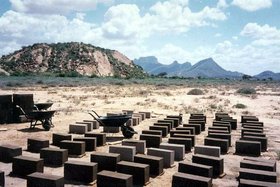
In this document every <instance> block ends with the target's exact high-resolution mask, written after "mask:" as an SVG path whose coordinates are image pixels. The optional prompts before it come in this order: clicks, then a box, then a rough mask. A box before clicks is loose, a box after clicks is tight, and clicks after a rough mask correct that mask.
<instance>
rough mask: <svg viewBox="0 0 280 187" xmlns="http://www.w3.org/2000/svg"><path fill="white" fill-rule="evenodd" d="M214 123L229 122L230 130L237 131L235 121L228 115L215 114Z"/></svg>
mask: <svg viewBox="0 0 280 187" xmlns="http://www.w3.org/2000/svg"><path fill="white" fill-rule="evenodd" d="M215 121H221V122H229V123H230V126H231V129H232V130H236V129H237V119H234V118H232V117H231V116H230V115H229V114H228V113H218V112H217V113H216V114H215Z"/></svg>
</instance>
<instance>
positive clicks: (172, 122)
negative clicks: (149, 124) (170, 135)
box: [157, 119, 174, 132]
mask: <svg viewBox="0 0 280 187" xmlns="http://www.w3.org/2000/svg"><path fill="white" fill-rule="evenodd" d="M157 122H158V123H168V124H170V129H169V132H170V130H171V129H173V128H174V121H173V120H167V119H166V120H164V119H163V120H158V121H157Z"/></svg>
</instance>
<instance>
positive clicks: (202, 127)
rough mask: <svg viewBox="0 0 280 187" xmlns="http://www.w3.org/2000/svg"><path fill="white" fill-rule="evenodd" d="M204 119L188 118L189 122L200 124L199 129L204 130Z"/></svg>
mask: <svg viewBox="0 0 280 187" xmlns="http://www.w3.org/2000/svg"><path fill="white" fill-rule="evenodd" d="M205 123H206V122H205V121H203V120H200V119H198V120H197V119H192V120H191V119H190V120H189V124H200V126H201V131H205Z"/></svg>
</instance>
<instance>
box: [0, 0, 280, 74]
mask: <svg viewBox="0 0 280 187" xmlns="http://www.w3.org/2000/svg"><path fill="white" fill-rule="evenodd" d="M279 12H280V1H279V0H169V1H164V0H162V1H159V0H79V1H77V0H36V1H34V0H1V1H0V55H3V54H9V53H11V52H13V51H14V50H18V49H20V48H21V47H22V46H26V45H31V44H33V43H39V42H47V43H57V42H70V41H76V42H84V43H90V44H93V45H96V46H100V47H105V48H110V49H116V50H119V51H120V52H122V53H124V54H125V55H126V56H128V57H129V58H130V59H132V60H133V59H134V58H139V57H143V56H151V55H152V56H156V57H157V58H158V60H159V62H161V63H164V64H170V63H172V62H173V61H174V60H177V61H178V62H179V63H183V62H191V63H192V64H194V63H196V62H198V61H200V60H202V59H205V58H208V57H212V58H213V59H214V60H215V61H216V62H217V63H218V64H219V65H221V66H222V67H223V68H225V69H227V70H231V71H240V72H243V73H247V74H250V75H255V74H257V73H260V72H262V71H265V70H272V71H274V72H280V21H279V20H280V13H279Z"/></svg>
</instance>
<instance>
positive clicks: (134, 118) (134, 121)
mask: <svg viewBox="0 0 280 187" xmlns="http://www.w3.org/2000/svg"><path fill="white" fill-rule="evenodd" d="M131 119H132V125H133V126H136V125H139V123H140V122H139V120H140V118H139V117H132V118H131Z"/></svg>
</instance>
